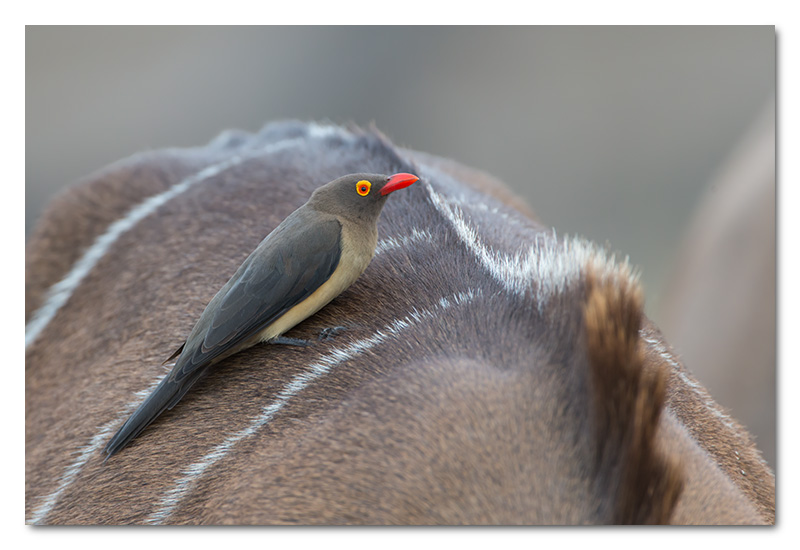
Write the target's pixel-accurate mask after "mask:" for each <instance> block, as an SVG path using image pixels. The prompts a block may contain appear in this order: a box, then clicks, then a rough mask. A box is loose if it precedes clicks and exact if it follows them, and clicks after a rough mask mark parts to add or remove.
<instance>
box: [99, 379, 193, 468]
mask: <svg viewBox="0 0 800 550" xmlns="http://www.w3.org/2000/svg"><path fill="white" fill-rule="evenodd" d="M198 379H199V376H193V377H189V378H185V379H183V380H181V381H174V380H170V376H169V375H167V376H165V377H164V379H163V380H161V382H160V383H159V384H158V386H157V387H156V389H155V390H153V393H151V394H150V395H149V396H148V397H147V399H145V401H144V403H142V404H141V405H139V408H138V409H136V411H135V412H134V413H133V414H132V415H131V416H130V418H128V420H127V421H126V422H125V424H123V425H122V427H121V428H120V429H119V430H118V431H117V433H116V434H114V437H112V438H111V439H110V440H109V442H108V443H107V444H106V446H105V448H104V449H103V452H104V453H105V454H106V455H107V456H106V460H108V459H109V458H111V457H112V456H113V455H114V454H116V453H118V452H119V451H121V450H122V449H123V448H124V447H125V446H126V445H127V444H128V443H130V442H131V440H132V439H133V438H135V437H136V436H137V435H139V434H140V433H142V430H144V429H145V428H146V427H147V426H149V425H150V424H151V423H152V422H153V421H154V420H155V419H156V418H158V417H159V416H160V415H161V413H163V412H164V411H165V410H167V409H171V408H172V407H174V406H175V404H176V403H178V401H180V400H181V398H182V397H183V396H184V395H185V394H186V392H187V391H189V388H191V387H192V386H193V385H194V383H195V382H197V380H198Z"/></svg>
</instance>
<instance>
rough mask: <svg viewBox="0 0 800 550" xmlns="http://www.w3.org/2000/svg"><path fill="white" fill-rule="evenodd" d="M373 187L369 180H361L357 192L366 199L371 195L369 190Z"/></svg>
mask: <svg viewBox="0 0 800 550" xmlns="http://www.w3.org/2000/svg"><path fill="white" fill-rule="evenodd" d="M370 187H372V184H371V183H370V182H368V181H367V180H361V181H360V182H358V183H357V184H356V192H358V194H359V195H361V196H362V197H366V196H367V195H369V188H370Z"/></svg>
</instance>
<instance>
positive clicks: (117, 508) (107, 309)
mask: <svg viewBox="0 0 800 550" xmlns="http://www.w3.org/2000/svg"><path fill="white" fill-rule="evenodd" d="M351 172H374V173H387V174H388V173H395V172H411V173H414V174H417V175H418V176H420V177H421V179H420V181H419V182H418V183H417V184H416V185H414V186H412V187H411V188H409V189H408V190H406V192H405V193H404V194H403V195H402V196H398V197H396V200H394V201H390V203H389V204H388V205H387V206H386V208H385V209H384V212H383V214H382V217H381V220H380V224H379V232H380V241H379V245H378V251H377V253H376V255H375V258H374V259H373V261H372V263H371V265H370V266H369V268H368V269H367V271H366V272H365V273H364V275H363V276H362V277H361V278H360V279H359V280H358V281H356V283H355V284H354V285H353V286H352V287H350V289H349V290H347V291H345V292H344V293H343V294H342V295H341V296H339V297H338V298H337V299H335V300H334V301H333V302H331V303H330V304H329V305H328V306H327V307H325V308H324V309H323V310H322V311H320V312H319V313H318V314H316V315H314V316H312V317H310V318H309V319H308V320H307V321H305V322H303V323H302V324H300V325H298V327H296V328H295V329H293V330H292V331H290V332H289V333H288V335H289V336H295V337H300V338H305V339H312V340H317V341H316V343H315V344H314V345H312V346H309V347H291V346H277V345H272V346H270V345H260V346H256V347H254V348H251V349H249V350H247V351H244V352H242V353H240V354H238V355H236V356H233V357H231V358H230V359H228V360H226V361H225V362H223V363H221V364H220V365H219V368H218V369H217V370H216V372H214V373H213V374H211V375H210V376H209V377H208V378H206V379H205V380H204V381H202V382H201V383H200V384H199V385H198V386H197V387H196V388H195V389H194V390H193V392H191V393H189V394H188V395H187V396H186V397H185V398H184V400H183V401H182V402H181V403H180V404H179V405H178V406H177V407H175V408H174V409H172V410H171V411H168V412H167V413H165V414H164V415H162V417H161V418H160V419H159V420H158V421H156V422H155V423H154V424H153V425H152V426H150V428H149V429H148V430H146V431H145V432H144V433H142V435H141V436H140V437H139V438H137V439H136V440H134V441H133V443H132V444H131V445H130V446H129V447H128V448H126V449H125V450H124V451H122V452H121V453H120V454H119V455H116V456H114V457H113V458H112V459H111V460H109V461H108V462H106V463H105V464H104V463H103V457H102V456H101V453H100V451H101V449H102V447H103V445H104V444H105V442H106V440H107V439H108V438H109V437H110V436H111V434H112V433H113V432H114V431H115V430H116V429H117V428H118V427H119V425H120V424H121V423H122V422H123V421H124V420H125V418H126V417H127V415H128V414H129V413H130V412H131V410H132V409H133V408H134V407H135V406H136V405H137V404H138V403H139V402H140V401H141V400H142V399H143V398H144V397H145V396H146V395H147V393H148V392H149V391H150V390H151V389H152V387H153V386H154V384H155V383H157V382H158V381H159V379H160V378H161V377H162V376H163V375H164V374H165V373H166V372H167V370H168V368H169V366H162V361H163V360H164V359H165V358H166V357H168V356H169V355H170V353H172V351H173V350H174V348H175V347H176V346H177V345H179V344H180V342H181V341H182V340H183V338H185V337H186V334H187V332H188V330H189V329H190V328H191V326H192V325H193V323H194V321H195V319H196V318H197V316H198V314H199V313H200V312H201V311H202V310H203V308H204V307H205V305H206V303H207V302H208V301H209V300H210V299H211V297H212V296H213V295H214V293H215V292H216V290H217V289H218V288H220V286H221V285H222V284H223V283H224V282H225V281H226V280H227V278H228V277H229V276H230V275H231V273H232V272H233V271H234V270H235V268H236V267H237V266H238V265H239V264H240V263H241V262H242V260H243V259H244V258H245V257H246V256H247V255H248V254H249V253H250V251H252V250H253V248H255V246H256V245H257V244H258V243H259V241H260V240H261V239H262V238H263V237H264V235H266V234H267V233H268V232H269V231H270V230H271V229H272V228H274V227H275V226H276V225H277V224H278V223H279V222H280V220H281V219H283V218H284V217H285V216H286V215H287V214H289V213H290V212H291V211H292V210H294V209H295V208H297V207H298V206H299V205H300V204H302V203H303V202H305V200H306V199H307V198H308V196H309V195H310V193H311V191H312V190H313V189H314V188H315V187H316V186H319V185H322V184H323V183H325V182H327V181H330V180H332V179H334V178H336V177H338V176H340V175H343V174H347V173H351ZM26 277H27V279H26V319H27V326H26V352H27V353H26V397H27V399H26V479H25V482H26V512H25V513H26V520H27V521H28V522H29V523H40V524H127V523H144V524H148V523H151V524H152V523H156V524H158V523H176V524H341V523H348V524H603V523H605V524H607V523H679V524H690V523H712V524H720V523H722V524H738V523H773V522H774V491H775V486H774V477H773V474H772V472H771V471H770V470H769V468H768V467H767V466H766V465H765V464H764V462H763V461H762V460H761V458H760V454H759V452H758V450H757V449H756V448H755V446H754V444H753V443H752V441H751V438H750V436H749V435H748V434H747V432H746V431H745V430H744V429H743V428H742V427H741V426H740V425H739V424H738V423H737V422H736V421H735V420H733V419H732V418H730V417H729V416H727V415H726V414H725V412H724V411H722V410H721V409H720V407H719V406H718V405H716V404H715V402H714V401H713V400H712V398H711V397H710V396H709V395H708V393H707V392H706V391H705V389H704V388H703V387H702V386H701V385H700V384H699V383H698V382H697V381H695V380H694V379H693V378H692V376H691V374H690V373H689V372H688V371H687V370H686V368H685V367H684V366H683V364H682V363H681V361H680V359H679V358H678V357H676V356H675V355H674V354H673V353H672V352H671V351H670V348H669V346H668V345H667V343H666V342H665V341H664V339H663V338H662V336H661V334H660V332H659V331H658V329H657V328H656V327H655V326H653V325H652V323H650V322H649V321H648V320H647V319H646V318H645V317H644V316H643V314H642V298H641V291H640V289H639V286H638V283H637V281H636V278H635V276H632V275H631V270H630V269H629V268H628V266H627V264H626V263H625V262H622V263H616V262H615V261H614V258H613V257H609V255H608V254H607V253H606V251H605V250H603V249H599V248H597V247H595V246H593V245H591V244H590V243H587V242H585V241H583V240H581V239H577V238H562V237H557V236H556V235H555V233H554V232H553V231H552V230H550V229H548V228H546V227H545V226H544V225H543V224H541V223H540V222H539V221H537V219H536V218H535V217H534V215H533V214H532V212H531V211H530V210H529V209H528V208H527V207H526V206H524V205H522V204H521V203H520V202H519V201H518V200H517V199H516V198H515V197H514V196H513V195H512V194H511V193H510V192H509V191H508V190H507V189H506V188H505V187H504V186H503V185H502V184H500V183H499V182H497V181H495V180H494V179H492V178H491V177H489V176H486V175H484V174H482V173H479V172H477V171H475V170H472V169H470V168H466V167H464V166H461V165H459V164H456V163H454V162H451V161H447V160H444V159H441V158H437V157H434V156H431V155H427V154H423V153H419V152H414V151H410V150H406V149H401V148H398V147H396V146H394V145H392V144H391V143H390V142H389V141H388V140H387V139H386V138H384V137H383V136H382V135H380V134H379V133H378V132H377V131H376V130H362V129H358V128H341V127H333V126H318V125H314V124H301V123H278V124H271V125H268V126H266V127H265V128H264V129H263V130H262V131H261V132H259V133H257V134H254V135H250V134H245V133H236V132H228V133H225V134H223V135H222V136H220V137H219V138H217V139H215V140H214V141H212V142H211V143H210V144H209V145H208V146H206V147H202V148H198V149H189V150H167V151H161V152H153V153H145V154H141V155H138V156H135V157H133V158H131V159H128V160H126V161H122V162H120V163H117V164H115V165H113V166H111V167H110V168H108V169H106V170H103V171H101V172H99V173H97V174H95V175H94V176H93V177H91V178H90V180H89V181H88V182H86V183H84V184H83V185H80V186H77V187H75V188H73V189H71V190H69V191H67V192H66V193H64V194H63V195H62V196H61V197H60V198H59V199H58V200H56V201H55V202H53V204H52V205H51V206H50V207H49V210H48V211H47V213H46V214H45V216H44V217H43V219H42V221H41V222H40V223H39V225H38V228H37V229H36V231H35V233H34V234H33V236H32V237H31V239H30V241H29V243H28V247H27V254H26ZM333 326H344V327H345V330H344V331H341V332H339V333H338V334H336V335H335V336H334V337H333V338H330V339H318V335H319V334H320V332H321V331H323V330H324V329H325V328H329V327H333Z"/></svg>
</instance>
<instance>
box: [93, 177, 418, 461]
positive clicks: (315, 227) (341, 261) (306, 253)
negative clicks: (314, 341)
mask: <svg viewBox="0 0 800 550" xmlns="http://www.w3.org/2000/svg"><path fill="white" fill-rule="evenodd" d="M418 179H419V178H418V177H417V176H415V175H413V174H409V173H404V172H403V173H397V174H394V175H391V176H387V175H382V174H367V173H358V174H348V175H346V176H342V177H340V178H338V179H335V180H333V181H331V182H329V183H327V184H325V185H323V186H321V187H319V188H317V189H316V190H315V191H314V192H313V193H312V194H311V197H310V198H309V199H308V201H307V202H306V203H305V204H304V205H302V206H301V207H300V208H298V209H297V210H295V211H294V212H292V213H291V214H289V216H287V217H286V219H284V220H283V221H282V222H281V223H280V224H279V225H278V226H277V227H276V228H275V229H274V230H273V231H272V232H270V233H269V234H268V235H267V236H266V237H265V238H264V240H262V241H261V243H260V244H259V245H258V247H256V249H255V250H254V251H253V252H252V253H251V254H250V256H248V258H247V259H246V260H245V261H244V262H243V263H242V265H240V266H239V268H238V269H237V270H236V272H235V273H234V274H233V276H232V277H231V278H230V280H229V281H228V282H227V283H225V285H224V286H223V287H222V288H221V289H220V290H219V292H217V294H216V295H215V296H214V298H212V299H211V301H210V302H209V303H208V305H207V306H206V308H205V310H204V311H203V313H202V314H201V315H200V317H199V318H198V320H197V322H196V323H195V325H194V328H192V330H191V332H190V333H189V336H188V337H187V338H186V340H185V342H184V343H183V345H181V346H180V347H179V348H178V349H177V351H175V353H173V354H172V356H171V357H170V358H168V359H167V360H166V361H165V362H164V364H167V363H168V362H170V361H171V360H173V359H175V358H176V357H177V358H178V359H177V361H176V363H175V366H174V367H173V368H172V370H171V371H170V373H169V374H167V375H166V376H165V377H164V378H163V379H162V380H161V381H160V383H159V384H158V386H157V387H156V388H155V389H154V390H153V392H152V393H151V394H150V395H149V396H148V397H147V399H145V401H144V402H143V403H142V404H141V405H140V406H139V407H138V408H137V409H136V411H134V412H133V414H131V416H130V417H129V418H128V420H127V421H126V422H125V424H123V425H122V427H121V428H120V429H119V430H118V431H117V432H116V434H115V435H114V436H113V437H112V438H111V439H110V440H109V441H108V443H107V444H106V446H105V448H104V449H103V452H104V454H105V455H106V458H105V460H108V459H109V458H110V457H111V456H113V455H114V454H116V453H118V452H119V451H120V450H122V449H123V448H124V447H125V446H126V445H127V444H128V443H130V442H131V440H133V439H134V438H135V437H136V436H138V435H139V434H140V433H141V432H142V431H143V430H144V429H145V428H147V426H149V425H150V424H151V423H152V422H153V421H154V420H155V419H156V418H158V417H159V416H160V415H161V414H162V413H163V412H164V411H165V410H167V409H172V408H173V407H174V406H175V405H176V404H177V403H178V402H179V401H180V400H181V399H182V398H183V396H184V395H186V392H188V391H189V389H190V388H191V387H192V386H194V385H195V383H196V382H197V381H198V380H200V379H201V378H203V377H204V376H205V375H206V374H208V372H209V371H210V369H212V368H213V367H214V365H216V364H217V363H219V362H220V361H221V360H222V359H224V358H226V357H229V356H231V355H233V354H235V353H238V352H240V351H242V350H244V349H247V348H249V347H251V346H253V345H255V344H258V343H260V342H269V343H275V344H299V345H303V344H305V343H306V342H305V341H302V340H298V339H293V338H287V337H284V336H283V334H284V333H285V332H286V331H288V330H289V329H291V328H292V327H294V326H295V325H297V324H298V323H300V322H301V321H303V320H304V319H306V318H308V317H309V316H311V315H313V314H314V313H316V312H317V311H319V310H320V309H321V308H322V307H324V306H325V305H326V304H328V303H329V302H330V301H331V300H333V299H334V298H335V297H337V296H338V295H339V294H341V293H342V292H343V291H344V290H345V289H347V288H348V287H349V286H350V285H351V284H353V283H354V282H355V281H356V279H358V277H359V276H360V275H361V274H362V273H363V272H364V270H366V268H367V266H368V265H369V263H370V261H371V260H372V257H373V256H374V255H375V248H376V246H377V244H378V218H379V216H380V213H381V210H382V209H383V206H384V204H385V203H386V200H387V199H388V197H389V194H391V193H393V192H394V191H397V190H399V189H403V188H406V187H408V186H410V185H411V184H413V183H414V182H415V181H417V180H418Z"/></svg>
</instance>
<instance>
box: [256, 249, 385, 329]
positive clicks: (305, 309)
mask: <svg viewBox="0 0 800 550" xmlns="http://www.w3.org/2000/svg"><path fill="white" fill-rule="evenodd" d="M371 259H372V258H371V256H370V257H368V259H367V261H366V262H365V261H364V259H363V257H362V258H355V257H353V256H352V255H350V254H342V257H341V258H340V260H339V266H338V267H337V268H336V271H334V272H333V275H331V277H330V278H329V279H328V280H327V281H325V282H324V283H323V284H322V286H320V287H319V288H318V289H317V290H316V291H314V293H313V294H311V296H309V297H308V298H306V299H305V300H303V301H302V302H301V303H299V304H297V305H296V306H294V307H293V308H292V309H290V310H289V311H287V312H286V313H284V314H283V315H282V316H281V317H280V318H279V319H278V320H277V321H275V322H274V323H272V324H271V325H270V326H268V327H267V328H266V329H264V330H262V331H261V332H260V333H259V334H258V336H257V337H256V338H255V339H254V340H255V342H265V341H267V340H272V339H273V338H275V337H276V336H280V335H281V334H283V333H284V332H286V331H287V330H289V329H291V328H292V327H294V326H295V325H297V324H298V323H301V322H302V321H304V320H305V319H307V318H308V317H310V316H312V315H314V314H315V313H316V312H318V311H319V310H320V309H322V308H323V307H325V305H327V304H328V302H330V301H331V300H333V299H334V298H336V297H337V296H338V295H339V294H341V293H342V292H343V291H344V290H345V289H346V288H347V287H349V286H350V285H351V284H353V282H355V280H356V279H358V277H359V276H360V275H361V274H362V273H363V272H364V270H365V269H366V268H367V265H369V261H370V260H371ZM255 342H253V343H255Z"/></svg>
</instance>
